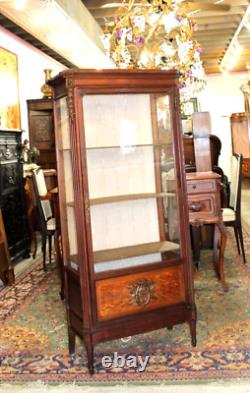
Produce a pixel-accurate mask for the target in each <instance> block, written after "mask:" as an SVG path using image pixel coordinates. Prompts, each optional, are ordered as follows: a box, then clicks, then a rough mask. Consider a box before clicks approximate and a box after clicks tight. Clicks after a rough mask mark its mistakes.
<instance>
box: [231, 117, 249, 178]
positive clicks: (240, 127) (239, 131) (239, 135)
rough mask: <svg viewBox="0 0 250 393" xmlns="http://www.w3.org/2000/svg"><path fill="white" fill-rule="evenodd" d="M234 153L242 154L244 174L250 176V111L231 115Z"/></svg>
mask: <svg viewBox="0 0 250 393" xmlns="http://www.w3.org/2000/svg"><path fill="white" fill-rule="evenodd" d="M230 122H231V135H232V150H233V154H242V155H243V163H242V175H243V177H250V112H242V113H233V114H232V115H231V117H230Z"/></svg>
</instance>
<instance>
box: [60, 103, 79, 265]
mask: <svg viewBox="0 0 250 393" xmlns="http://www.w3.org/2000/svg"><path fill="white" fill-rule="evenodd" d="M55 115H56V125H57V126H56V146H57V150H58V152H57V157H58V168H57V171H58V189H59V203H60V214H61V231H62V246H63V255H64V262H65V263H67V264H69V265H71V267H72V268H74V269H78V267H77V261H78V258H77V239H76V224H75V208H74V191H73V172H72V160H71V145H70V129H69V116H68V110H67V101H66V98H65V97H64V98H61V99H60V100H58V101H56V104H55Z"/></svg>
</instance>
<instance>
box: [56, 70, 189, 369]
mask: <svg viewBox="0 0 250 393" xmlns="http://www.w3.org/2000/svg"><path fill="white" fill-rule="evenodd" d="M50 84H51V85H52V86H53V88H54V113H55V134H56V149H57V158H58V189H59V207H60V217H61V235H62V249H63V259H64V269H65V278H66V285H65V287H66V293H65V297H66V303H67V312H68V318H67V321H68V335H69V350H70V353H71V354H73V353H74V350H75V338H76V335H78V336H80V337H81V338H82V339H83V341H84V343H85V345H86V348H87V356H88V365H89V370H90V372H93V370H94V368H93V360H94V356H93V347H94V345H96V344H97V343H99V342H102V341H107V340H112V339H115V338H119V337H124V336H129V335H133V334H139V333H143V332H147V331H150V330H154V329H159V328H162V327H165V326H167V327H172V326H173V325H175V324H178V323H183V322H187V323H188V324H189V326H190V330H191V336H192V344H193V345H195V344H196V329H195V325H196V309H195V303H194V293H193V278H192V262H191V258H190V254H191V253H190V241H189V223H188V207H187V194H186V181H185V171H184V158H183V157H184V155H183V145H182V133H181V129H180V117H179V113H180V108H179V87H178V73H177V72H175V71H153V70H150V71H149V70H147V71H142V70H132V69H130V70H118V69H116V70H102V71H100V70H98V71H97V70H79V69H75V70H67V71H64V72H62V73H60V74H59V76H57V77H55V78H53V79H52V80H51V81H50Z"/></svg>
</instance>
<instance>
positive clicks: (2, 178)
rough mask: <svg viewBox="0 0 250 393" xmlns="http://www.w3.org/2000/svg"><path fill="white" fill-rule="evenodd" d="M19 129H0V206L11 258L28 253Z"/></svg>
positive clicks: (19, 257)
mask: <svg viewBox="0 0 250 393" xmlns="http://www.w3.org/2000/svg"><path fill="white" fill-rule="evenodd" d="M21 134H22V132H21V131H18V130H0V208H1V209H2V214H3V221H4V226H5V232H6V236H7V240H8V245H9V253H10V256H11V259H12V260H17V259H21V258H24V257H28V256H29V248H30V239H29V234H28V230H27V217H26V207H25V201H24V181H23V165H22V163H21V160H20V155H21Z"/></svg>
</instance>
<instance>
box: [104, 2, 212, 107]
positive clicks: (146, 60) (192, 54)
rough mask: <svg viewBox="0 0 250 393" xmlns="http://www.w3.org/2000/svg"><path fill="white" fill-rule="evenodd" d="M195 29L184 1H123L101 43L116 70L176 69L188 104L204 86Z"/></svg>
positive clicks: (182, 94) (181, 90)
mask: <svg viewBox="0 0 250 393" xmlns="http://www.w3.org/2000/svg"><path fill="white" fill-rule="evenodd" d="M194 27H195V24H194V23H193V22H192V21H191V20H190V19H189V17H188V16H187V13H186V5H185V1H183V0H140V1H138V0H129V1H125V0H124V1H123V3H122V6H121V7H120V8H119V9H118V12H117V15H116V16H115V18H114V22H113V23H112V24H110V25H107V26H106V28H105V32H104V34H103V36H102V41H103V44H104V48H105V51H106V54H107V55H108V56H109V58H110V59H111V60H112V61H113V62H114V64H115V65H116V66H117V67H118V68H147V69H162V70H169V69H177V70H178V71H179V75H180V77H179V87H180V92H181V97H182V98H183V99H184V100H187V99H188V98H189V97H191V96H192V95H194V94H195V93H196V92H198V91H200V90H201V89H202V88H203V87H204V85H205V75H204V70H203V66H202V62H201V59H200V53H201V47H200V45H199V44H198V42H197V41H195V40H192V39H191V37H192V34H193V30H194Z"/></svg>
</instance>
